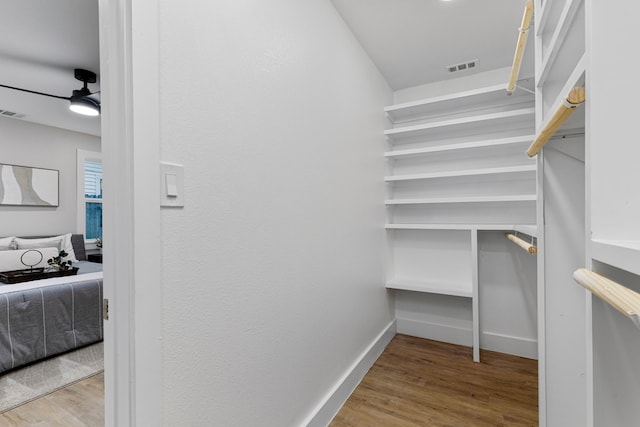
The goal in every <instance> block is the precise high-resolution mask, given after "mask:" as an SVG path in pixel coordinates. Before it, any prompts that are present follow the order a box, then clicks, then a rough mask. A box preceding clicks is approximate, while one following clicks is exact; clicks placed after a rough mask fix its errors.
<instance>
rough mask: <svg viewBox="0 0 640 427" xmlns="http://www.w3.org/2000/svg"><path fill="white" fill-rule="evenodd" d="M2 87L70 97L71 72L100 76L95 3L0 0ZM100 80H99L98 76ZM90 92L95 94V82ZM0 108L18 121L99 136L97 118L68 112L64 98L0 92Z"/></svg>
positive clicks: (78, 84)
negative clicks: (18, 116)
mask: <svg viewBox="0 0 640 427" xmlns="http://www.w3.org/2000/svg"><path fill="white" fill-rule="evenodd" d="M0 10H2V13H1V14H0V28H2V34H3V37H2V38H0V64H2V66H0V84H3V85H8V86H15V87H20V88H24V89H29V90H33V91H37V92H44V93H49V94H53V95H59V96H65V97H68V96H71V92H72V90H74V89H80V88H81V87H82V82H80V81H78V80H76V79H75V78H74V76H73V70H74V69H75V68H84V69H87V70H90V71H93V72H95V73H96V74H98V75H99V71H100V56H99V36H98V1H97V0H46V1H37V2H36V1H20V0H11V1H9V0H0ZM98 79H99V77H98ZM89 89H90V90H91V91H92V92H94V91H97V90H99V81H98V83H96V84H90V85H89ZM0 110H8V111H12V112H16V113H19V114H22V115H24V117H23V118H21V119H20V120H26V121H31V122H35V123H40V124H44V125H48V126H54V127H60V128H64V129H69V130H74V131H77V132H83V133H88V134H92V135H100V117H86V116H80V115H78V114H75V113H72V112H71V111H69V102H68V101H65V100H62V99H55V98H49V97H45V96H41V95H35V94H28V93H24V92H19V91H15V90H11V89H6V88H0Z"/></svg>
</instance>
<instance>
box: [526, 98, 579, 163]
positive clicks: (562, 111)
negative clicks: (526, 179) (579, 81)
mask: <svg viewBox="0 0 640 427" xmlns="http://www.w3.org/2000/svg"><path fill="white" fill-rule="evenodd" d="M585 97H586V96H585V91H584V88H583V87H578V86H577V87H574V88H573V89H571V91H570V92H569V94H568V95H567V99H565V101H564V102H563V103H562V105H560V107H558V109H557V110H556V112H555V113H553V116H551V120H549V121H548V122H547V124H546V125H545V127H544V129H542V130H541V131H540V133H539V134H538V136H537V137H536V139H535V141H533V143H532V144H531V146H530V147H529V149H528V150H527V155H528V156H529V157H533V156H535V155H537V154H538V152H540V149H541V148H542V147H544V145H545V144H546V143H547V142H548V141H549V139H551V137H552V136H553V134H554V133H556V131H557V130H558V129H560V126H562V124H563V123H564V122H566V121H567V119H568V118H569V117H570V116H571V114H572V113H573V110H575V109H576V107H577V106H578V105H580V104H582V103H583V102H584V100H585Z"/></svg>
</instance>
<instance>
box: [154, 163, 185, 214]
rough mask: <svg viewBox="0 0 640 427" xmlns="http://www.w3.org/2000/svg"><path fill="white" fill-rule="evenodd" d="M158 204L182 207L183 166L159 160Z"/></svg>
mask: <svg viewBox="0 0 640 427" xmlns="http://www.w3.org/2000/svg"><path fill="white" fill-rule="evenodd" d="M160 206H164V207H177V208H181V207H184V166H183V165H179V164H176V163H168V162H160Z"/></svg>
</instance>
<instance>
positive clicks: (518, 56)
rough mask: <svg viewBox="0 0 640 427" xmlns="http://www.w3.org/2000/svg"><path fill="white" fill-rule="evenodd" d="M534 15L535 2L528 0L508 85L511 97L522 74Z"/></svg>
mask: <svg viewBox="0 0 640 427" xmlns="http://www.w3.org/2000/svg"><path fill="white" fill-rule="evenodd" d="M532 15H533V0H527V3H526V4H525V5H524V15H523V16H522V24H521V25H520V30H519V31H520V34H519V35H518V43H517V44H516V53H515V55H513V65H512V66H511V75H510V76H509V83H508V84H507V93H508V94H509V95H511V94H512V93H513V91H514V89H515V88H516V80H518V74H520V65H521V64H522V55H524V48H525V46H526V45H527V34H528V33H529V26H531V17H532Z"/></svg>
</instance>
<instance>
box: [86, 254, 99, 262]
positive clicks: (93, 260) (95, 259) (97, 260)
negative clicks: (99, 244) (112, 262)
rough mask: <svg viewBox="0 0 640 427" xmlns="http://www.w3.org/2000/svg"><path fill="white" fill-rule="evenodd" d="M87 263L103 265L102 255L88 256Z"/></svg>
mask: <svg viewBox="0 0 640 427" xmlns="http://www.w3.org/2000/svg"><path fill="white" fill-rule="evenodd" d="M87 261H90V262H97V263H99V264H102V254H89V255H87Z"/></svg>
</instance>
